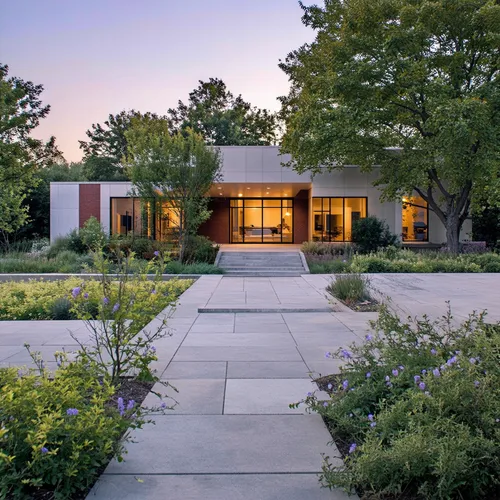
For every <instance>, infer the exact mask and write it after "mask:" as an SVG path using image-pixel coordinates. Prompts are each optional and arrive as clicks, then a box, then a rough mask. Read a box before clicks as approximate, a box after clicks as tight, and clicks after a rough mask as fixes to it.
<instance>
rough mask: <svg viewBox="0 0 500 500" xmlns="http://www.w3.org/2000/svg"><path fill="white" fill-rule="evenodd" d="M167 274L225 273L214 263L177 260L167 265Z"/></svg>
mask: <svg viewBox="0 0 500 500" xmlns="http://www.w3.org/2000/svg"><path fill="white" fill-rule="evenodd" d="M165 273H167V274H223V273H224V271H223V270H222V269H221V268H220V267H217V266H214V265H213V264H207V263H206V262H198V263H195V264H181V263H180V262H179V261H177V260H172V261H170V262H169V263H168V264H167V265H166V266H165Z"/></svg>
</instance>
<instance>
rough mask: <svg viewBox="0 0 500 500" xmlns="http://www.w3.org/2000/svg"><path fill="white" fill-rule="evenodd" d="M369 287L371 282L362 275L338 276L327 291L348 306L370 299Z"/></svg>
mask: <svg viewBox="0 0 500 500" xmlns="http://www.w3.org/2000/svg"><path fill="white" fill-rule="evenodd" d="M368 287H369V280H368V278H367V277H366V276H363V275H361V274H337V275H335V279H334V280H333V281H332V282H331V283H330V284H329V285H328V286H327V288H326V290H327V291H328V293H330V295H333V296H334V297H336V298H337V299H339V300H341V301H342V302H345V303H346V304H347V305H353V304H356V303H358V302H361V301H363V300H368V299H369V298H370V294H369V292H368Z"/></svg>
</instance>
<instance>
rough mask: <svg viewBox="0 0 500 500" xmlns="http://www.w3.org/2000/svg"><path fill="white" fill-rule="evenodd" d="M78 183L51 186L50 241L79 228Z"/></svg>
mask: <svg viewBox="0 0 500 500" xmlns="http://www.w3.org/2000/svg"><path fill="white" fill-rule="evenodd" d="M79 186H80V184H79V183H78V182H52V183H51V184H50V241H51V242H52V241H54V240H55V239H56V238H58V237H59V236H65V235H67V234H68V233H69V232H70V231H71V230H73V229H75V228H77V227H78V223H79V210H80V187H79Z"/></svg>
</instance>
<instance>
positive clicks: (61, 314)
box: [50, 297, 75, 320]
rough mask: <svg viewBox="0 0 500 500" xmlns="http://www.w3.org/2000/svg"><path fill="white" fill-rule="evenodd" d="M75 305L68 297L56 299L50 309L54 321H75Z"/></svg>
mask: <svg viewBox="0 0 500 500" xmlns="http://www.w3.org/2000/svg"><path fill="white" fill-rule="evenodd" d="M72 307H73V304H72V303H71V301H70V300H69V299H67V298H66V297H62V298H59V299H56V300H55V301H54V302H53V303H52V306H51V308H50V314H51V316H52V319H55V320H68V319H75V316H74V314H72V313H71V308H72Z"/></svg>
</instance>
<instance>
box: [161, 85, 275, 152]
mask: <svg viewBox="0 0 500 500" xmlns="http://www.w3.org/2000/svg"><path fill="white" fill-rule="evenodd" d="M168 116H169V118H170V120H171V122H172V127H173V129H174V130H176V131H185V130H187V129H192V130H194V131H195V132H198V133H199V134H201V135H202V136H203V138H204V139H205V141H206V143H207V144H211V145H215V146H266V145H270V144H275V143H276V140H277V117H276V115H275V114H273V113H271V112H270V111H268V110H267V109H259V108H257V107H254V106H252V105H251V104H250V103H248V102H246V101H244V100H243V98H242V97H241V95H238V96H237V97H235V96H234V95H233V94H232V93H231V92H230V91H229V90H228V88H227V86H226V84H225V83H224V82H223V81H222V80H220V79H218V78H210V79H209V80H208V82H204V81H202V80H200V81H199V86H198V87H197V88H196V89H194V90H193V91H192V92H191V93H190V94H189V99H188V103H187V104H185V103H183V102H182V101H179V103H178V106H177V108H172V109H169V110H168Z"/></svg>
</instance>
